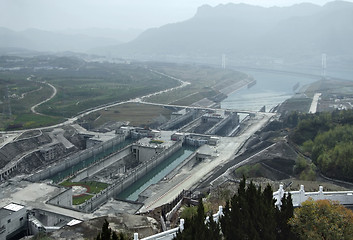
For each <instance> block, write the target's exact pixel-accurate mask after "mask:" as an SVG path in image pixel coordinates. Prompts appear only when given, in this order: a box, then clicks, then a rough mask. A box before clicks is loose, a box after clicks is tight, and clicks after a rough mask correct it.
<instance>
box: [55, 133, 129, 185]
mask: <svg viewBox="0 0 353 240" xmlns="http://www.w3.org/2000/svg"><path fill="white" fill-rule="evenodd" d="M131 143H132V140H130V139H126V140H125V141H123V142H121V143H119V144H116V145H114V146H112V147H110V148H108V149H106V150H105V151H103V152H100V153H99V154H96V155H94V156H92V157H89V158H86V159H84V160H83V161H81V162H79V163H77V164H75V165H73V166H72V167H70V168H67V169H65V170H64V171H61V172H59V173H57V174H55V175H53V176H51V177H50V178H49V179H51V180H53V182H54V183H58V182H61V181H62V180H64V179H65V178H67V177H69V176H71V175H73V174H74V173H76V172H78V171H80V170H82V169H84V168H86V167H88V166H90V165H92V164H93V163H95V162H98V161H99V160H101V159H103V158H105V157H106V156H108V155H110V154H112V153H114V152H117V151H119V150H120V149H122V148H124V147H126V146H127V145H129V144H131Z"/></svg>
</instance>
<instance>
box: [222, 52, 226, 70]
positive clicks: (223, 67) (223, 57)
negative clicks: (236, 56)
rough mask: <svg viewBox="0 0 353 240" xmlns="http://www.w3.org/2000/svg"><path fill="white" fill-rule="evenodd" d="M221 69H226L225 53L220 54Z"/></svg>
mask: <svg viewBox="0 0 353 240" xmlns="http://www.w3.org/2000/svg"><path fill="white" fill-rule="evenodd" d="M222 69H226V55H225V54H222Z"/></svg>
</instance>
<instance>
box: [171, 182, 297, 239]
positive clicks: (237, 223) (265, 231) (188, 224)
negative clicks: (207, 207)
mask: <svg viewBox="0 0 353 240" xmlns="http://www.w3.org/2000/svg"><path fill="white" fill-rule="evenodd" d="M274 203H275V202H274V199H273V191H272V188H271V187H270V186H269V185H268V186H267V187H266V188H265V189H264V191H262V190H261V188H260V187H258V188H256V187H255V185H254V184H253V183H252V182H251V183H250V184H249V186H248V187H246V183H245V178H243V180H242V181H241V183H240V185H239V189H238V193H237V194H235V195H234V196H233V197H232V199H231V201H228V202H227V204H226V206H225V209H224V215H223V216H222V217H221V218H220V221H219V223H215V222H214V221H213V218H212V215H211V216H210V217H209V221H207V222H206V223H205V213H204V208H203V204H202V201H200V203H199V207H198V210H197V214H196V216H193V217H192V218H191V219H186V220H185V229H184V231H182V232H179V233H178V234H177V236H176V238H175V239H177V240H189V239H190V240H191V239H212V240H214V239H215V240H217V239H226V240H233V239H236V240H238V239H253V240H256V239H259V240H260V239H261V240H267V239H269V240H277V239H287V240H290V239H295V235H294V234H292V232H291V231H290V226H289V225H288V220H289V219H290V218H291V217H292V216H293V205H292V199H291V196H290V195H289V196H287V197H286V196H285V197H283V199H282V206H281V208H280V209H278V208H276V206H275V204H274Z"/></svg>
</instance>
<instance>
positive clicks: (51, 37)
mask: <svg viewBox="0 0 353 240" xmlns="http://www.w3.org/2000/svg"><path fill="white" fill-rule="evenodd" d="M141 32H142V31H141V30H115V29H97V28H92V29H68V30H65V31H45V30H40V29H34V28H32V29H26V30H23V31H13V30H11V29H8V28H4V27H0V48H2V49H10V50H11V49H27V50H34V51H44V52H62V51H76V52H88V51H89V50H91V49H93V48H98V47H106V46H110V45H117V44H121V43H123V42H126V41H130V40H132V39H134V38H135V37H136V36H138V35H139V34H140V33H141Z"/></svg>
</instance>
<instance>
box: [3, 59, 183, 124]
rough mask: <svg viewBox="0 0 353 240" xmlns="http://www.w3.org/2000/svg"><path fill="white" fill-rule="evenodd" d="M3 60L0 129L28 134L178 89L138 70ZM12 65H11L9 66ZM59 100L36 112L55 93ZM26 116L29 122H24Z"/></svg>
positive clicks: (135, 67)
mask: <svg viewBox="0 0 353 240" xmlns="http://www.w3.org/2000/svg"><path fill="white" fill-rule="evenodd" d="M7 58H11V57H1V58H0V63H1V64H2V67H8V68H9V69H11V68H14V67H16V68H18V67H19V68H21V69H20V70H19V71H13V70H6V69H5V70H0V99H1V100H0V107H1V109H2V112H1V113H0V129H2V130H4V129H8V130H15V129H24V128H32V127H40V126H47V125H52V124H55V123H58V122H61V121H63V120H64V118H67V117H71V116H74V115H76V114H78V113H79V112H81V111H84V110H87V109H89V108H93V107H96V106H99V105H104V104H107V103H111V102H119V101H124V100H128V99H131V98H135V97H139V96H142V95H146V94H149V93H153V92H156V91H159V90H163V89H167V88H171V87H175V86H177V85H178V84H179V83H178V82H177V81H176V80H174V79H171V78H169V77H165V76H162V75H160V74H157V73H154V72H152V71H149V69H147V68H145V67H142V66H138V65H133V64H113V63H97V62H85V61H83V60H80V59H77V58H74V57H54V56H45V57H32V58H19V59H15V60H16V61H12V60H13V59H9V61H8V59H7ZM10 60H11V61H10ZM44 82H48V83H51V84H52V85H53V86H55V87H56V89H57V94H56V96H55V97H54V98H53V99H51V100H50V101H48V102H46V103H44V104H42V105H40V106H39V107H38V108H37V109H36V110H37V111H38V112H40V113H42V114H45V115H46V116H40V115H37V114H34V113H32V112H31V110H30V109H31V107H32V106H34V105H35V104H37V103H40V102H42V101H43V100H45V99H48V98H49V97H50V96H51V95H52V93H53V89H52V88H51V87H49V86H48V85H47V84H45V83H44ZM23 115H25V116H23Z"/></svg>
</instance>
